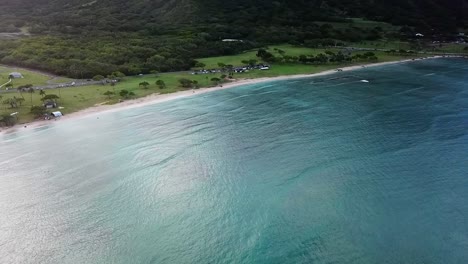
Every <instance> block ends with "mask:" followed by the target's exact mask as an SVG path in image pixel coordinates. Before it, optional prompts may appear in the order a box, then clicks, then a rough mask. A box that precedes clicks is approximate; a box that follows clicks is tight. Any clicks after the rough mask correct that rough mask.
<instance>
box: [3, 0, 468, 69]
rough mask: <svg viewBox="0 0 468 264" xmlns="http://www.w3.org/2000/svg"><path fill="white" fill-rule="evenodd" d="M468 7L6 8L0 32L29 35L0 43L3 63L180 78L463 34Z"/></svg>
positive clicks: (185, 4)
mask: <svg viewBox="0 0 468 264" xmlns="http://www.w3.org/2000/svg"><path fill="white" fill-rule="evenodd" d="M466 1H467V0H448V1H447V0H427V1H423V0H382V1H373V0H360V1H351V0H328V1H325V0H308V1H306V0H289V1H286V0H276V1H267V0H237V1H220V0H167V1H166V0H155V1H149V0H36V1H31V0H4V1H1V2H0V29H1V31H3V33H5V32H8V33H15V32H22V34H24V35H25V36H27V34H31V36H29V37H21V35H20V34H18V37H17V38H16V39H14V36H15V35H11V34H9V35H7V36H8V38H2V34H0V62H1V63H4V64H10V65H18V66H27V67H31V68H36V69H41V70H46V71H49V72H53V73H56V74H61V75H67V76H70V77H76V78H90V77H92V76H94V75H96V74H101V75H107V74H109V73H111V72H114V71H121V72H124V73H125V74H127V75H132V74H139V73H149V72H151V71H160V72H165V71H178V70H186V69H189V68H190V67H192V66H194V64H195V60H194V59H195V58H200V57H210V56H226V55H233V54H238V53H240V52H243V51H246V50H250V49H253V48H257V47H261V46H265V45H272V44H280V43H289V44H293V45H296V46H297V45H299V46H300V45H302V46H306V47H315V48H326V47H329V46H336V45H353V43H359V42H362V41H386V40H406V38H408V37H411V36H414V33H415V32H421V33H423V34H424V35H426V36H428V40H430V37H432V36H437V37H441V36H442V37H444V38H445V37H446V36H452V35H453V34H456V32H458V31H460V30H463V29H464V28H465V23H466V21H465V20H464V18H465V17H467V16H465V13H466V6H468V5H467V2H466ZM0 33H2V32H0ZM12 36H13V37H12ZM12 38H13V39H12ZM223 39H237V40H242V42H240V41H239V42H223V41H222V40H223ZM418 44H420V43H418Z"/></svg>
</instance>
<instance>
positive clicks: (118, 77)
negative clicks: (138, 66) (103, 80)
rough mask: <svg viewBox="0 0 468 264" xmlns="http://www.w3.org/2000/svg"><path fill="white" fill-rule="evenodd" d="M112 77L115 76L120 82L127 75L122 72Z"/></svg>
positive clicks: (117, 72) (115, 73)
mask: <svg viewBox="0 0 468 264" xmlns="http://www.w3.org/2000/svg"><path fill="white" fill-rule="evenodd" d="M112 75H114V76H115V77H116V78H117V79H118V80H121V79H123V78H125V74H124V73H123V72H120V71H115V72H113V73H112Z"/></svg>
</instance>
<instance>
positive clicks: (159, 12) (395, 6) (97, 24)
mask: <svg viewBox="0 0 468 264" xmlns="http://www.w3.org/2000/svg"><path fill="white" fill-rule="evenodd" d="M467 7H468V4H467V0H379V1H376V0H358V1H355V0H275V1H271V0H236V1H233V0H229V1H220V0H153V1H151V0H127V1H125V0H69V1H68V0H51V1H48V0H4V1H2V3H0V8H1V10H0V14H1V15H2V16H3V17H5V16H6V17H8V16H11V17H12V16H18V20H21V19H25V18H26V17H28V18H32V20H31V21H29V22H32V23H37V24H44V25H47V26H52V27H53V26H68V27H76V28H80V27H83V26H84V27H87V26H89V27H92V28H94V29H104V30H112V29H113V30H117V31H119V30H126V29H132V30H134V29H136V27H138V28H140V29H141V28H151V27H154V26H155V23H157V24H164V25H166V26H167V25H169V24H196V23H204V22H205V23H206V22H211V23H217V22H222V23H235V22H240V21H243V22H246V21H248V22H256V23H257V24H265V23H266V24H284V23H290V24H294V23H296V24H297V23H301V22H304V21H317V20H321V21H327V20H329V19H332V20H333V19H338V18H343V17H365V18H368V19H372V20H379V21H385V22H390V23H392V24H399V25H411V26H420V27H444V28H450V29H454V28H456V26H459V27H460V26H463V25H464V23H465V20H466V19H467V18H466V16H465V15H466V11H467ZM11 17H10V18H11ZM93 22H94V24H93ZM122 24H123V25H122ZM125 25H126V26H125Z"/></svg>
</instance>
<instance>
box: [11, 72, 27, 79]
mask: <svg viewBox="0 0 468 264" xmlns="http://www.w3.org/2000/svg"><path fill="white" fill-rule="evenodd" d="M8 76H9V78H10V79H21V78H24V77H23V74H21V73H19V72H12V73H10V74H9V75H8Z"/></svg>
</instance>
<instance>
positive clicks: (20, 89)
mask: <svg viewBox="0 0 468 264" xmlns="http://www.w3.org/2000/svg"><path fill="white" fill-rule="evenodd" d="M23 89H24V88H23V87H18V89H17V90H18V93H19V94H20V96H21V98H23V99H24V96H23V91H24V90H23Z"/></svg>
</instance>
